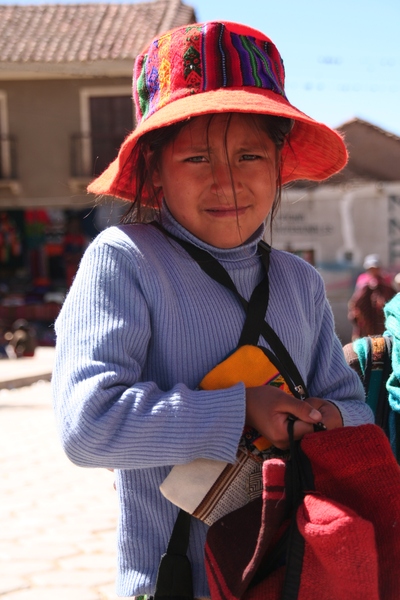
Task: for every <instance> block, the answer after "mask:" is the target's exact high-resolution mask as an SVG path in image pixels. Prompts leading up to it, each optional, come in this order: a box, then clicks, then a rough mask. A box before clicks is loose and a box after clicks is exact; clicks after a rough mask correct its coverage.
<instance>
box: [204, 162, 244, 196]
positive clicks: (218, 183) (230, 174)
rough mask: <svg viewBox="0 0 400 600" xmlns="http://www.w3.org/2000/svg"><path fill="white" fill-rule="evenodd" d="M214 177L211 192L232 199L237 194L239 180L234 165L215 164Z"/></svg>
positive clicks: (225, 163)
mask: <svg viewBox="0 0 400 600" xmlns="http://www.w3.org/2000/svg"><path fill="white" fill-rule="evenodd" d="M212 176H213V183H212V184H211V190H212V191H213V192H214V193H215V194H218V195H223V196H229V197H232V195H233V194H234V192H237V189H238V185H239V178H238V174H237V173H235V170H234V167H232V165H230V164H228V163H227V162H218V163H217V164H214V168H213V172H212Z"/></svg>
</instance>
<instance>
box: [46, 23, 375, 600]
mask: <svg viewBox="0 0 400 600" xmlns="http://www.w3.org/2000/svg"><path fill="white" fill-rule="evenodd" d="M133 85H134V89H133V95H134V99H135V105H136V113H137V123H138V125H137V127H136V129H135V130H134V131H133V132H132V133H131V134H130V135H128V137H127V138H126V140H125V141H124V143H123V145H122V147H121V149H120V152H119V155H118V157H117V159H116V160H115V161H114V162H113V163H112V164H111V165H110V166H109V167H108V168H107V169H106V171H105V172H104V173H103V174H102V175H100V176H99V177H98V178H97V179H96V180H95V181H94V182H92V184H91V185H90V186H89V191H90V192H92V193H95V194H98V195H103V194H104V195H114V196H116V197H119V198H123V199H125V200H127V201H128V202H129V203H131V204H130V210H129V211H128V214H127V216H126V219H125V221H124V224H122V225H120V226H113V227H109V228H107V229H106V230H104V231H103V232H101V233H100V234H99V235H98V236H97V237H96V238H95V240H94V241H93V242H92V243H91V245H90V246H89V248H88V249H87V250H86V252H85V254H84V256H83V258H82V261H81V263H80V266H79V269H78V272H77V274H76V277H75V278H74V281H73V283H72V286H71V289H70V291H69V293H68V295H67V298H66V301H65V303H64V305H63V307H62V310H61V312H60V315H59V317H58V319H57V322H56V334H57V343H56V359H55V368H54V371H53V378H52V386H53V398H54V409H55V415H56V420H57V423H58V429H59V433H60V438H61V440H62V444H63V446H64V449H65V451H66V453H67V455H68V457H69V458H70V460H72V461H73V462H74V463H76V464H77V465H80V466H83V467H104V468H110V469H115V474H116V489H117V494H118V499H119V506H120V519H119V531H118V535H119V541H118V548H119V568H118V584H117V590H118V594H119V595H121V596H136V597H137V596H142V595H150V596H152V595H153V594H154V591H155V585H156V579H157V571H158V566H159V562H160V557H161V555H162V554H164V553H165V551H166V547H167V545H168V542H169V539H170V536H171V532H172V529H173V527H174V523H175V520H176V518H177V515H178V512H179V509H178V507H177V506H175V505H174V504H172V503H171V502H169V501H168V500H167V499H166V498H165V497H164V496H163V495H162V494H161V492H160V489H159V487H160V485H161V483H162V482H163V481H164V479H165V478H166V477H167V475H168V474H169V473H170V471H171V469H172V466H173V465H178V464H185V463H188V462H190V461H192V460H194V459H196V458H206V459H211V460H222V461H226V462H230V463H234V462H235V460H236V455H237V451H238V446H239V443H240V440H241V438H242V434H243V430H244V427H245V426H250V427H252V428H254V429H256V430H257V431H258V432H260V433H261V435H263V436H265V437H266V438H267V439H268V440H269V441H270V442H271V443H272V444H273V445H274V446H275V447H277V448H282V449H286V448H288V446H289V441H288V431H287V425H288V421H289V420H293V416H294V417H295V420H294V434H295V437H296V439H300V438H301V437H303V436H304V435H305V434H306V433H312V432H313V431H314V425H316V424H318V423H319V422H322V424H323V425H325V427H326V428H327V429H334V428H336V427H342V426H343V425H349V426H354V425H359V424H362V423H368V422H372V421H373V414H372V411H371V410H370V408H369V407H368V406H367V405H366V403H365V399H364V393H363V388H362V384H361V381H360V379H359V377H358V376H357V374H356V373H355V372H354V371H353V370H352V369H350V368H349V367H348V365H347V364H346V362H345V359H344V356H343V351H342V347H341V344H340V341H339V339H338V338H337V336H336V334H335V328H334V322H333V315H332V311H331V308H330V305H329V302H328V301H327V298H326V295H325V288H324V283H323V280H322V278H321V277H320V275H319V274H318V272H317V271H316V269H315V268H314V267H313V266H312V265H310V264H308V263H307V262H306V261H304V260H302V259H301V258H299V257H297V256H294V255H293V254H290V253H288V252H284V251H279V250H275V249H274V248H272V249H271V251H270V252H269V258H270V260H269V269H268V276H269V304H268V310H267V314H266V317H267V319H268V323H269V324H270V326H271V327H272V328H273V329H274V331H275V333H276V335H277V336H279V338H280V339H281V341H282V343H283V344H284V346H285V347H286V350H287V351H288V353H289V354H290V356H291V358H292V360H293V362H294V363H295V364H296V366H297V368H298V370H299V372H300V373H301V376H302V379H303V380H304V382H305V385H306V386H307V388H308V391H309V397H307V399H304V400H303V399H300V398H295V397H294V396H292V395H290V394H289V393H286V392H285V391H283V390H281V389H279V388H278V387H274V386H272V385H264V386H257V387H248V388H246V387H245V385H244V383H243V382H241V381H239V382H238V383H237V384H234V385H230V386H229V387H226V388H224V389H216V390H215V389H214V390H211V389H207V390H205V389H200V386H199V384H200V382H201V381H202V379H203V378H204V377H205V375H206V374H207V373H209V372H210V371H211V370H212V369H213V368H214V367H215V366H216V365H218V364H219V363H221V361H224V360H225V359H226V357H227V356H228V355H230V354H231V353H232V351H234V350H235V348H236V347H237V344H238V341H239V337H240V335H241V331H242V328H243V325H244V322H245V311H244V310H243V307H242V305H241V304H240V302H239V301H238V300H237V297H236V296H235V295H234V294H232V292H231V291H230V290H227V289H226V288H225V287H224V286H222V285H221V284H220V283H218V282H217V281H214V280H213V279H212V278H211V277H209V276H208V275H207V274H206V273H205V272H204V271H203V270H202V269H201V267H200V266H199V264H198V263H197V262H196V261H195V260H194V259H192V258H191V256H190V255H189V254H188V253H187V252H186V250H185V249H184V248H182V246H181V244H180V242H183V243H187V244H189V245H190V247H195V248H197V249H199V248H200V249H202V250H203V251H205V252H207V253H208V254H209V255H210V256H211V257H213V258H214V259H215V260H216V261H217V262H218V263H220V265H222V266H223V267H224V268H225V270H226V271H227V272H228V273H229V275H230V277H231V278H232V280H233V281H234V284H235V286H236V287H237V289H238V291H239V293H240V294H241V295H242V296H243V297H244V298H245V299H249V298H250V297H251V296H252V294H253V290H254V289H255V288H256V287H257V286H258V285H259V284H260V283H261V282H263V281H264V280H265V278H266V272H267V270H266V266H265V263H263V261H262V256H261V251H260V242H261V240H262V239H263V237H264V236H265V235H266V233H267V232H268V224H271V222H272V221H273V217H274V215H275V214H276V211H277V209H278V207H279V202H280V196H281V186H282V185H283V184H285V183H288V182H290V181H294V180H296V179H312V180H316V181H321V180H323V179H326V178H327V177H329V176H331V175H333V174H334V173H336V172H337V171H339V170H340V169H341V168H342V167H343V166H344V165H345V164H346V160H347V151H346V148H345V146H344V143H343V140H342V138H341V137H340V136H339V135H338V133H337V132H335V131H333V130H332V129H330V128H329V127H327V126H326V125H324V124H321V123H318V122H316V121H314V120H313V119H311V118H310V117H308V116H306V115H305V114H304V113H303V112H301V111H299V110H298V109H297V108H295V107H294V106H293V105H292V104H290V102H289V101H288V100H287V98H286V95H285V90H284V69H283V63H282V59H281V57H280V55H279V52H278V50H277V48H276V46H275V45H274V43H273V42H272V41H271V40H270V39H269V38H268V37H267V36H265V35H264V34H263V33H262V32H259V31H257V30H255V29H252V28H250V27H247V26H245V25H241V24H235V23H229V22H207V23H195V24H190V25H185V26H183V27H180V28H177V29H175V30H173V31H172V32H168V33H165V34H162V35H161V36H160V37H159V38H158V39H156V40H153V41H152V42H151V43H150V44H149V46H148V47H147V48H146V49H145V50H144V52H143V53H142V54H140V55H139V56H138V58H137V59H136V63H135V69H134V81H133ZM151 220H153V221H155V223H156V224H154V223H152V222H151ZM177 240H179V242H178V241H177ZM264 314H265V310H264ZM262 316H263V315H262ZM259 344H260V345H262V346H264V347H265V346H268V344H267V343H266V341H265V340H264V338H262V337H260V340H259ZM190 529H191V532H190V543H189V550H188V556H189V559H190V562H191V565H192V572H193V586H194V597H195V598H205V597H208V596H209V588H208V582H207V577H206V571H205V564H204V546H205V540H206V534H207V530H208V527H207V525H206V524H205V523H204V522H202V521H200V520H197V519H194V518H193V519H192V521H191V526H190ZM316 576H318V574H317V575H316Z"/></svg>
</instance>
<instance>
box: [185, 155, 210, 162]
mask: <svg viewBox="0 0 400 600" xmlns="http://www.w3.org/2000/svg"><path fill="white" fill-rule="evenodd" d="M205 161H206V157H205V156H189V158H186V159H185V162H192V163H200V162H205Z"/></svg>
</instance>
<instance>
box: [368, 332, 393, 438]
mask: <svg viewBox="0 0 400 600" xmlns="http://www.w3.org/2000/svg"><path fill="white" fill-rule="evenodd" d="M383 337H384V340H385V350H384V353H383V365H382V375H381V383H380V387H379V394H378V402H377V405H376V414H375V423H376V424H377V425H379V427H382V429H383V430H384V432H385V433H386V435H387V436H388V437H390V434H389V412H390V405H389V397H388V391H387V388H386V382H387V380H388V378H389V375H390V373H391V372H392V338H391V337H389V336H386V335H385V336H383ZM371 360H372V359H371Z"/></svg>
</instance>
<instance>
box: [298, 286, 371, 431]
mask: <svg viewBox="0 0 400 600" xmlns="http://www.w3.org/2000/svg"><path fill="white" fill-rule="evenodd" d="M315 306H316V328H315V331H316V337H315V341H314V344H313V346H314V352H313V358H312V361H311V365H312V368H311V371H310V374H309V392H310V394H311V395H313V396H314V395H315V396H318V397H320V398H325V399H326V400H330V401H331V402H333V404H335V405H336V406H337V407H338V409H339V411H340V413H341V415H342V419H343V425H345V426H355V425H361V424H363V423H373V422H374V415H373V412H372V410H371V409H370V407H369V406H368V405H367V404H366V402H365V394H364V388H363V386H362V383H361V381H360V378H359V377H358V375H357V374H356V373H355V372H354V371H353V369H351V368H350V367H349V366H348V365H347V363H346V360H345V357H344V353H343V348H342V345H341V343H340V340H339V339H338V337H337V335H336V333H335V327H334V318H333V313H332V309H331V307H330V304H329V302H328V300H327V298H326V296H325V290H324V286H323V283H322V281H321V285H320V286H319V290H318V293H317V295H316V297H315Z"/></svg>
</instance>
